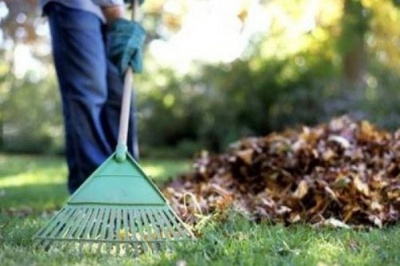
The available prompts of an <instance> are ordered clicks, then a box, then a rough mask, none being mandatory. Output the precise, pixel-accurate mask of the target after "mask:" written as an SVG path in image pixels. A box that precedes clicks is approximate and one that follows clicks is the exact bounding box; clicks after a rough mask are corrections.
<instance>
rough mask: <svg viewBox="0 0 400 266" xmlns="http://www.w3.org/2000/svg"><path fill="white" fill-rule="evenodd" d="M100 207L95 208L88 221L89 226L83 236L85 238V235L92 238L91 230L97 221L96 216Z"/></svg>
mask: <svg viewBox="0 0 400 266" xmlns="http://www.w3.org/2000/svg"><path fill="white" fill-rule="evenodd" d="M99 211H100V209H99V208H95V209H93V212H92V213H91V215H90V217H89V221H88V223H87V226H86V228H85V230H84V231H83V232H82V237H83V238H85V236H86V237H87V238H90V230H91V229H92V228H93V225H94V223H95V220H96V217H97V215H98V213H99Z"/></svg>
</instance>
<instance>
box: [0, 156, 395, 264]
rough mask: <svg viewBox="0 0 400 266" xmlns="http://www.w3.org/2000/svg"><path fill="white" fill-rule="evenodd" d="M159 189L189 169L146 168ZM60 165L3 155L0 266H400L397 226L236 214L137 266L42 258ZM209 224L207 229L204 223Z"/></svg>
mask: <svg viewBox="0 0 400 266" xmlns="http://www.w3.org/2000/svg"><path fill="white" fill-rule="evenodd" d="M141 164H142V166H143V168H144V170H145V172H146V173H147V174H148V175H149V176H151V177H152V178H153V179H154V180H155V181H156V183H157V184H159V185H161V184H162V183H163V182H165V181H167V180H169V179H171V178H172V177H173V176H175V174H177V173H180V172H183V171H187V170H188V169H189V165H190V162H189V161H179V160H174V161H167V160H157V161H151V160H149V161H146V160H145V161H143V162H141ZM66 172H67V170H66V167H65V164H64V161H63V159H62V158H57V157H56V158H54V157H35V156H5V155H0V265H177V264H178V265H179V264H180V263H181V265H184V264H185V263H186V265H321V266H322V265H400V252H399V250H400V226H399V225H397V226H393V227H391V228H385V229H373V230H369V231H355V230H348V229H314V228H311V227H310V226H308V225H297V226H292V227H284V226H282V225H270V224H266V223H265V224H256V223H252V222H248V221H247V220H246V219H245V218H244V217H242V216H241V215H240V214H238V213H236V212H234V211H228V212H227V213H226V214H225V215H223V216H215V217H214V218H213V219H209V220H208V222H206V223H205V226H204V227H203V228H202V229H201V231H200V232H201V236H200V237H199V239H198V240H197V241H194V242H189V243H184V244H178V245H176V248H175V252H173V253H161V254H158V255H154V254H145V255H143V256H141V257H140V258H138V259H133V258H129V257H113V256H105V255H85V256H83V255H77V254H68V253H62V252H55V251H53V252H51V253H48V252H45V251H42V250H40V249H35V248H33V245H32V244H33V243H32V236H33V234H34V233H35V232H36V231H37V230H38V229H39V228H40V227H41V226H42V225H43V224H44V223H45V222H46V220H47V219H48V218H49V217H51V215H52V214H53V213H54V211H56V210H58V209H59V208H60V207H61V206H62V205H63V204H64V202H65V200H66V199H67V197H68V194H67V190H66V186H65V176H66ZM204 221H207V220H206V219H205V220H204Z"/></svg>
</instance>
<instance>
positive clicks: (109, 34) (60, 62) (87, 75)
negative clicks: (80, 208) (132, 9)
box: [39, 0, 145, 194]
mask: <svg viewBox="0 0 400 266" xmlns="http://www.w3.org/2000/svg"><path fill="white" fill-rule="evenodd" d="M142 2H143V1H142ZM39 5H40V8H41V10H42V12H43V15H44V16H46V17H47V18H48V22H49V27H50V35H51V45H52V53H53V60H54V66H55V70H56V74H57V79H58V84H59V88H60V95H61V101H62V113H63V119H64V130H65V147H66V161H67V166H68V190H69V192H70V193H71V194H72V193H73V192H74V191H75V190H76V189H77V188H78V187H79V186H80V185H81V184H82V183H83V182H84V181H85V180H86V179H87V178H88V177H89V176H90V175H91V174H92V173H93V171H94V170H96V169H97V168H98V167H99V166H100V165H101V164H102V163H103V162H104V161H105V160H106V159H107V158H108V157H109V156H110V155H111V154H112V153H113V151H114V150H115V148H116V145H117V138H118V127H119V116H120V111H121V100H122V92H123V75H124V73H125V71H126V70H127V68H128V67H130V68H132V70H133V71H134V72H141V71H142V49H143V43H144V39H145V31H144V29H143V28H142V26H141V25H140V24H139V23H137V22H134V21H131V20H127V19H125V18H124V16H125V13H126V7H125V3H124V1H123V0H40V2H39ZM133 98H134V97H133ZM133 100H134V99H132V105H131V110H130V121H129V129H128V130H129V132H130V133H129V137H128V143H127V146H128V152H129V153H130V154H132V155H133V157H135V158H136V159H138V152H137V150H138V149H137V146H136V141H135V138H136V137H137V133H136V119H135V107H134V104H133V102H134V101H133Z"/></svg>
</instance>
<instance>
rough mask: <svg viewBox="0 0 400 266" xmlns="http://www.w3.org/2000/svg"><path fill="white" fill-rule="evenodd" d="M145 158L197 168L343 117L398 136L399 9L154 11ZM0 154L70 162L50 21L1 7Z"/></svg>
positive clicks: (197, 2)
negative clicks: (240, 143) (238, 144)
mask: <svg viewBox="0 0 400 266" xmlns="http://www.w3.org/2000/svg"><path fill="white" fill-rule="evenodd" d="M140 22H141V23H142V24H143V26H144V27H145V28H146V30H147V33H148V34H147V41H146V51H145V62H144V65H145V68H144V73H143V74H141V75H138V77H137V84H136V88H135V91H136V94H137V97H138V101H137V112H138V121H139V127H140V135H139V139H140V147H141V152H142V154H144V155H145V156H146V155H152V156H158V155H160V156H162V155H167V156H172V155H174V156H175V155H176V156H191V155H192V154H193V153H195V152H196V151H199V150H201V149H209V150H212V151H216V152H217V151H221V150H223V149H224V148H226V147H227V146H228V145H229V144H230V143H233V142H235V141H237V140H238V139H240V138H244V137H248V136H263V135H265V134H268V133H270V132H273V131H280V130H284V129H285V128H290V127H294V126H297V125H301V124H303V125H304V124H306V125H313V124H316V123H322V122H325V121H327V120H328V119H330V118H332V117H334V116H338V115H344V114H347V115H351V116H353V117H355V118H357V119H368V120H371V121H372V122H373V123H376V124H378V125H379V126H382V127H385V128H387V129H390V130H395V129H397V128H398V127H399V126H398V125H399V124H400V104H399V100H400V96H399V93H398V92H399V90H400V88H399V84H400V82H399V81H400V76H399V73H400V52H399V50H400V49H399V48H400V7H399V1H397V0H146V1H145V3H144V4H143V5H142V7H141V15H140ZM0 23H1V31H0V54H1V61H0V150H1V151H3V152H29V153H36V152H39V153H62V152H63V125H62V119H61V107H60V101H59V93H58V89H57V82H56V79H55V75H54V70H53V66H52V59H51V48H50V39H49V38H50V37H49V30H48V25H47V22H46V18H45V17H42V16H41V12H40V10H38V7H37V1H35V0H7V1H0Z"/></svg>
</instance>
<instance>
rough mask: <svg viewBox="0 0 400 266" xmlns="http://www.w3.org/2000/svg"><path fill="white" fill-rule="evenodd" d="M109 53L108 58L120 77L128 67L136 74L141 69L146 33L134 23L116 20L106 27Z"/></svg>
mask: <svg viewBox="0 0 400 266" xmlns="http://www.w3.org/2000/svg"><path fill="white" fill-rule="evenodd" d="M108 34H109V45H110V47H109V52H108V57H109V59H110V60H111V62H113V63H114V64H115V65H116V66H117V68H118V70H119V72H120V74H121V75H123V74H124V73H125V71H126V70H127V68H128V67H131V68H132V70H133V71H134V72H136V73H140V72H142V69H143V63H142V60H143V43H144V40H145V37H146V31H145V30H144V29H143V27H142V26H141V25H140V24H139V23H137V22H134V21H129V20H126V19H116V20H114V21H112V22H111V24H110V25H109V27H108Z"/></svg>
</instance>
